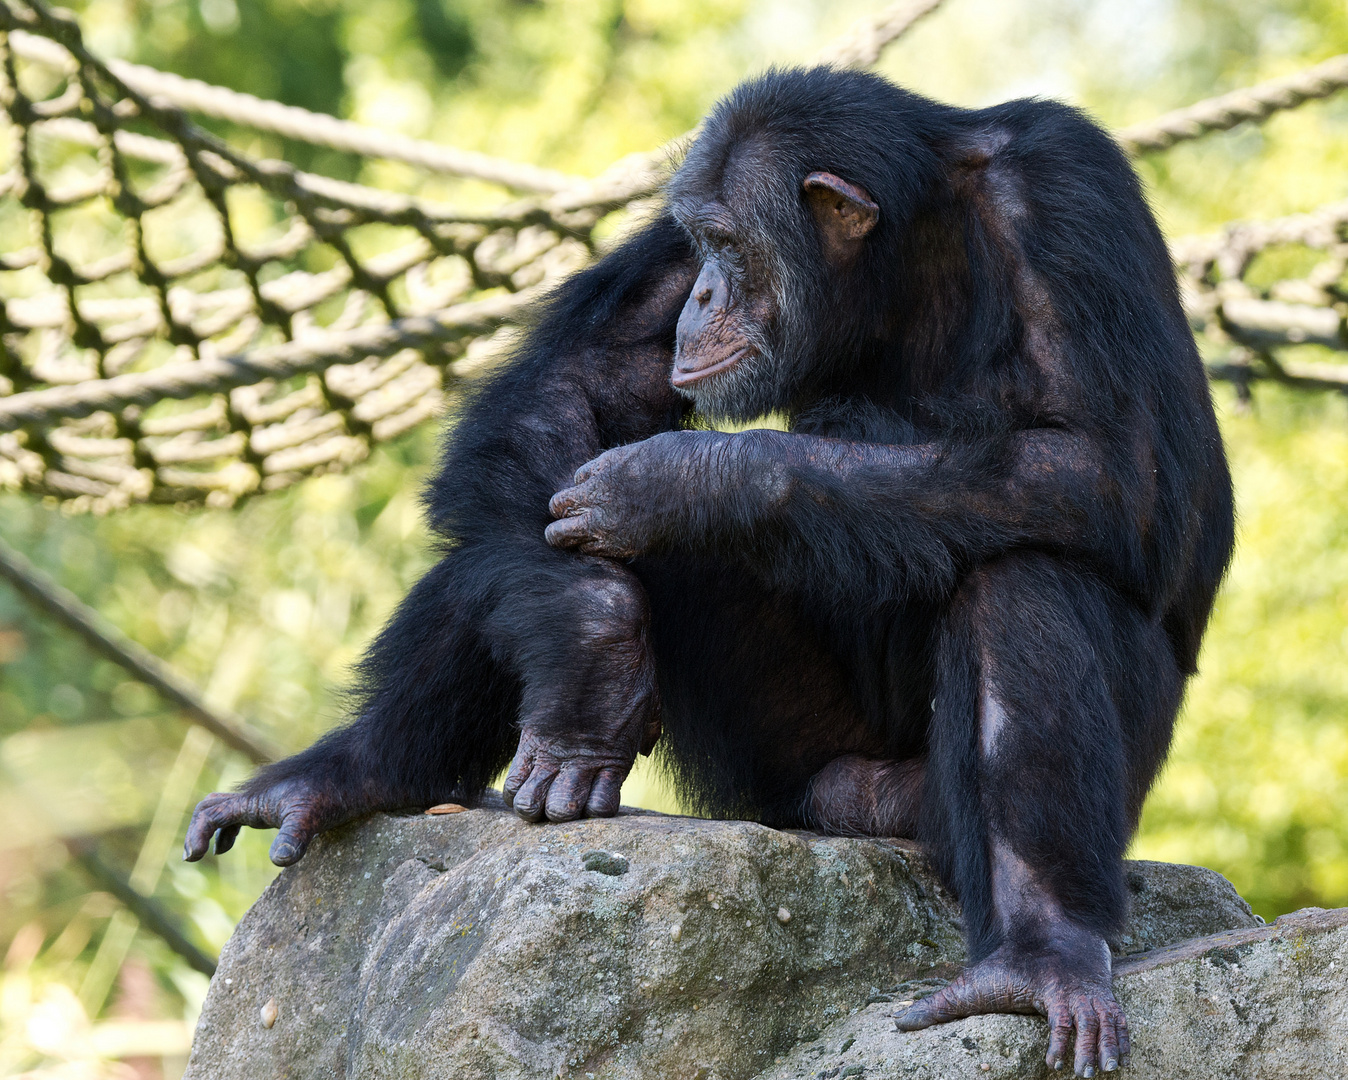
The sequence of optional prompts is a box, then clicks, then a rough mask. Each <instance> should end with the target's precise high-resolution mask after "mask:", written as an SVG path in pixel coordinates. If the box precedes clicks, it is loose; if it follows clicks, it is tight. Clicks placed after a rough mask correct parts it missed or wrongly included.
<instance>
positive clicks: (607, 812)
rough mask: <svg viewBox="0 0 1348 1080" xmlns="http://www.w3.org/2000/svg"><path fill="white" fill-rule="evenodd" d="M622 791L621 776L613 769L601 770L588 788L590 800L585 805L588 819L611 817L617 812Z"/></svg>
mask: <svg viewBox="0 0 1348 1080" xmlns="http://www.w3.org/2000/svg"><path fill="white" fill-rule="evenodd" d="M622 790H623V775H622V773H621V772H620V771H619V770H617V769H615V768H608V769H601V770H600V772H599V775H598V776H596V777H595V779H594V786H593V787H592V788H590V800H589V802H587V803H586V804H585V813H586V815H587V816H588V817H613V815H614V814H616V813H617V812H618V805H619V798H620V796H621V795H622Z"/></svg>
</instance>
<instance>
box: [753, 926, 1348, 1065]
mask: <svg viewBox="0 0 1348 1080" xmlns="http://www.w3.org/2000/svg"><path fill="white" fill-rule="evenodd" d="M1345 971H1348V908H1339V909H1337V910H1335V911H1323V910H1321V909H1308V910H1307V912H1305V913H1301V912H1299V913H1297V914H1296V915H1289V916H1284V917H1283V918H1281V919H1279V920H1278V922H1277V924H1276V925H1274V926H1260V927H1256V928H1254V929H1249V930H1236V931H1229V932H1226V933H1221V934H1213V935H1210V936H1206V937H1200V938H1191V939H1189V940H1188V941H1185V942H1182V943H1180V944H1178V945H1173V946H1170V947H1169V948H1163V949H1157V950H1156V951H1155V952H1152V953H1146V954H1142V955H1140V956H1137V957H1133V958H1130V959H1127V960H1123V961H1120V962H1118V963H1116V964H1115V968H1114V973H1115V974H1114V991H1115V993H1116V994H1117V995H1118V998H1119V1001H1120V1002H1121V1003H1122V1005H1123V1007H1124V1009H1125V1010H1126V1011H1127V1013H1128V1025H1129V1030H1130V1031H1131V1032H1132V1039H1133V1064H1132V1068H1131V1069H1125V1070H1123V1071H1122V1072H1121V1073H1119V1074H1118V1075H1119V1076H1120V1077H1122V1078H1125V1080H1189V1078H1191V1077H1192V1078H1193V1080H1200V1078H1201V1080H1212V1078H1213V1077H1221V1078H1222V1080H1305V1078H1307V1077H1311V1076H1343V1075H1344V1074H1345V1072H1348V983H1345V979H1344V972H1345ZM889 1012H890V1009H888V1008H886V1007H884V1006H878V1005H873V1006H870V1007H869V1008H867V1009H865V1010H863V1011H862V1012H860V1013H858V1014H856V1015H855V1016H849V1017H847V1018H846V1019H845V1020H841V1021H839V1022H838V1023H836V1024H834V1025H832V1026H831V1027H829V1028H828V1029H827V1030H825V1031H824V1032H823V1034H822V1037H821V1038H820V1040H819V1041H818V1042H817V1043H815V1044H813V1045H811V1046H808V1047H797V1048H796V1049H794V1050H792V1052H791V1053H790V1054H789V1055H788V1056H787V1058H786V1059H785V1060H784V1061H782V1062H780V1063H777V1064H775V1065H774V1067H773V1068H770V1069H768V1070H766V1071H765V1072H764V1073H763V1074H762V1075H761V1078H760V1080H803V1078H806V1077H810V1078H819V1077H823V1078H825V1080H827V1078H830V1077H842V1076H844V1075H848V1074H849V1072H848V1071H849V1070H852V1071H851V1073H850V1075H852V1076H864V1077H866V1078H867V1080H937V1078H944V1077H951V1076H970V1077H987V1078H989V1080H1012V1078H1015V1080H1047V1078H1049V1077H1060V1076H1063V1075H1064V1074H1062V1073H1054V1072H1053V1071H1052V1070H1050V1069H1049V1068H1048V1066H1047V1065H1045V1064H1044V1055H1045V1053H1046V1052H1047V1050H1048V1025H1047V1024H1046V1023H1045V1021H1043V1020H1041V1019H1039V1018H1038V1017H1029V1016H973V1017H970V1018H968V1019H967V1020H958V1021H956V1022H954V1023H951V1024H943V1025H941V1026H940V1027H934V1028H929V1029H927V1030H926V1031H916V1032H912V1033H910V1034H899V1033H898V1032H896V1031H895V1030H894V1022H893V1020H892V1019H891V1018H890V1016H889Z"/></svg>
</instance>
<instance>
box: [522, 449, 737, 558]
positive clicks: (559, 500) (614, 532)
mask: <svg viewBox="0 0 1348 1080" xmlns="http://www.w3.org/2000/svg"><path fill="white" fill-rule="evenodd" d="M736 456H737V455H736V444H735V443H734V441H733V440H732V439H730V438H729V437H727V436H726V435H723V434H721V433H719V432H715V431H669V432H665V433H663V434H660V435H656V436H654V437H652V438H649V439H645V440H643V441H642V442H638V443H629V444H628V445H626V446H619V447H616V448H615V449H613V450H609V451H608V452H606V453H604V454H601V455H600V456H599V457H597V458H595V459H594V460H593V461H591V462H588V463H586V464H585V465H582V466H581V467H580V468H579V469H577V470H576V475H575V483H574V485H573V486H571V487H568V488H564V489H562V490H561V491H559V492H557V494H556V495H554V496H553V497H552V501H551V503H549V506H548V509H549V510H550V511H551V512H552V515H553V517H555V518H556V519H557V520H556V521H554V522H553V523H552V524H551V525H549V526H548V527H547V530H546V531H545V533H544V536H545V537H546V539H547V541H548V543H549V544H551V545H552V546H553V547H558V548H573V549H575V550H577V551H580V552H582V553H584V554H586V555H602V556H606V557H608V558H612V559H630V558H633V557H635V556H637V555H641V554H647V553H650V552H653V551H656V550H660V549H661V548H665V547H668V546H669V545H670V543H671V542H672V541H673V540H674V539H675V538H677V536H678V534H679V532H680V530H684V529H687V528H689V527H690V525H691V524H692V523H690V521H689V512H690V509H691V507H692V504H693V503H694V502H695V501H700V500H702V499H708V500H714V499H716V498H717V497H718V494H719V492H720V491H721V490H722V489H723V488H724V487H725V486H726V485H725V484H724V483H723V482H722V478H728V474H729V473H730V472H731V470H732V469H734V468H735V465H736ZM693 493H696V495H695V498H693V497H690V496H692V494H693Z"/></svg>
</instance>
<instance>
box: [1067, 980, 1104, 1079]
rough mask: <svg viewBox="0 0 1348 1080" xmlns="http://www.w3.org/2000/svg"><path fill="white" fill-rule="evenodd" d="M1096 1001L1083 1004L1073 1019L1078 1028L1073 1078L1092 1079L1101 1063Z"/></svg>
mask: <svg viewBox="0 0 1348 1080" xmlns="http://www.w3.org/2000/svg"><path fill="white" fill-rule="evenodd" d="M1095 1004H1096V1002H1095V999H1088V1000H1086V1001H1084V1002H1082V1003H1081V1005H1079V1006H1078V1008H1077V1010H1076V1016H1075V1017H1074V1018H1073V1019H1074V1020H1075V1022H1076V1028H1077V1052H1076V1060H1075V1062H1074V1064H1073V1066H1072V1075H1073V1076H1083V1077H1088V1078H1089V1077H1092V1076H1094V1075H1095V1069H1096V1066H1097V1065H1099V1063H1100V1058H1099V1049H1100V1017H1099V1016H1098V1015H1096V1012H1095Z"/></svg>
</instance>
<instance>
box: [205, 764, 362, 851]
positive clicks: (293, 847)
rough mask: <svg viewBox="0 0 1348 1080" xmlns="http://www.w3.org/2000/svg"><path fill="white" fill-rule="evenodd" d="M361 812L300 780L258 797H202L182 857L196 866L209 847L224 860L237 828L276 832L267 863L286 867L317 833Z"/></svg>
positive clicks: (235, 794) (292, 779) (256, 795)
mask: <svg viewBox="0 0 1348 1080" xmlns="http://www.w3.org/2000/svg"><path fill="white" fill-rule="evenodd" d="M364 812H365V811H363V810H362V809H360V808H359V807H356V806H353V805H352V804H351V801H350V800H349V799H343V800H336V799H333V798H331V797H329V796H327V795H325V794H324V793H323V792H322V791H320V790H318V789H317V788H316V787H315V786H314V785H313V784H311V783H309V782H308V781H306V780H303V779H301V778H298V777H296V778H291V779H289V780H283V781H281V782H280V783H277V784H273V785H272V786H270V787H268V788H266V789H265V790H263V791H261V792H257V793H245V792H236V793H233V794H222V793H219V792H217V793H216V794H214V795H207V796H206V798H204V799H203V800H202V801H201V802H200V804H198V806H197V808H196V810H195V812H194V813H193V814H192V821H191V823H190V824H189V825H188V827H187V839H186V840H185V841H184V843H183V858H184V859H186V860H187V861H188V862H196V861H197V860H198V859H200V858H202V856H204V855H205V854H206V852H207V850H208V849H209V848H210V844H211V837H212V836H215V853H216V854H217V855H223V854H224V853H225V852H226V851H228V850H229V849H230V848H232V847H233V846H234V841H235V839H236V838H237V837H238V835H239V829H240V828H242V827H243V826H244V825H247V826H248V827H249V828H250V829H279V830H280V831H279V832H278V833H277V834H276V839H274V840H273V841H272V844H271V852H270V855H271V861H272V862H274V863H275V864H276V865H277V866H290V865H292V864H293V863H297V862H299V860H300V856H302V855H303V854H304V853H305V851H306V850H308V847H309V842H310V841H311V840H313V838H314V837H315V836H317V835H318V834H319V833H321V832H326V831H327V830H328V829H335V828H336V827H337V826H338V825H344V824H345V823H346V822H348V821H353V820H355V819H356V818H358V817H360V816H361V815H362V814H363V813H364Z"/></svg>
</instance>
